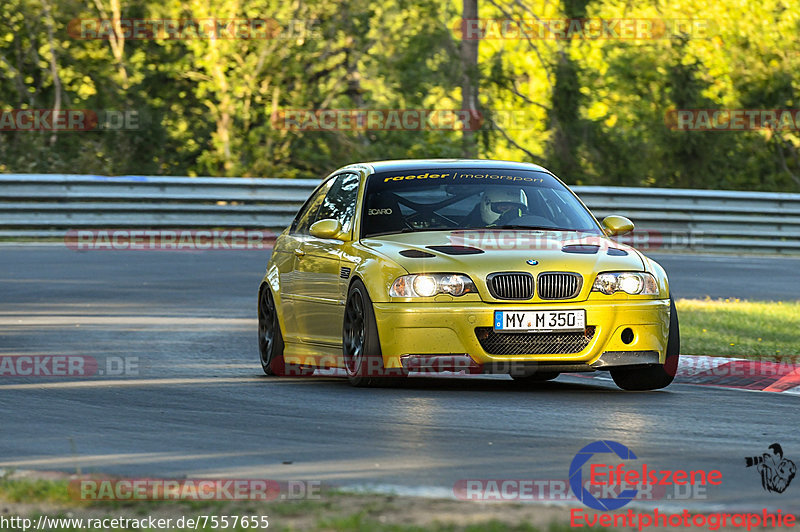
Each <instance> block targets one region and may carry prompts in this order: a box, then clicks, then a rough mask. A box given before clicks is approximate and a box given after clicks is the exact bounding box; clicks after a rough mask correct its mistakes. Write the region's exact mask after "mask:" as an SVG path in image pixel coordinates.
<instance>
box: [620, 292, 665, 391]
mask: <svg viewBox="0 0 800 532" xmlns="http://www.w3.org/2000/svg"><path fill="white" fill-rule="evenodd" d="M680 351H681V332H680V327H679V326H678V311H677V310H675V302H674V301H673V300H672V298H670V300H669V337H668V339H667V357H666V360H665V361H664V364H658V365H654V366H647V367H644V368H635V369H612V370H611V378H613V379H614V382H615V383H616V384H617V386H619V387H620V388H622V389H623V390H631V391H641V390H658V389H659V388H665V387H666V386H669V385H670V383H671V382H672V381H673V379H675V373H676V372H677V371H678V359H679V358H680Z"/></svg>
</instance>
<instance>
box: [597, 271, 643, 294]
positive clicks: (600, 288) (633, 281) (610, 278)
mask: <svg viewBox="0 0 800 532" xmlns="http://www.w3.org/2000/svg"><path fill="white" fill-rule="evenodd" d="M592 292H601V293H603V294H606V295H609V296H610V295H611V294H613V293H614V292H625V293H626V294H631V295H647V296H654V295H657V294H658V283H656V278H655V277H653V276H652V275H651V274H649V273H644V272H619V273H616V272H613V273H601V274H600V275H598V276H597V278H596V279H595V280H594V285H593V286H592Z"/></svg>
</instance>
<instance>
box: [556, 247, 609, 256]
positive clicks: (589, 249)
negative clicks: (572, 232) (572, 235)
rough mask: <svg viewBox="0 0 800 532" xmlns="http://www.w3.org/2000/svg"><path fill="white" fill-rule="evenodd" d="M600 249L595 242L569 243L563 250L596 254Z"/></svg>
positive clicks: (565, 251)
mask: <svg viewBox="0 0 800 532" xmlns="http://www.w3.org/2000/svg"><path fill="white" fill-rule="evenodd" d="M599 249H600V246H596V245H594V244H567V245H566V246H564V247H563V248H561V251H563V252H564V253H580V254H583V255H594V254H595V253H597V251H598V250H599Z"/></svg>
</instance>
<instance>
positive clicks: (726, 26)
mask: <svg viewBox="0 0 800 532" xmlns="http://www.w3.org/2000/svg"><path fill="white" fill-rule="evenodd" d="M470 3H471V4H472V5H473V8H474V7H475V4H476V0H451V1H450V2H439V1H435V0H402V1H401V0H386V1H384V2H372V1H367V0H341V1H338V2H329V1H322V0H312V1H305V2H300V1H297V0H290V1H278V0H206V1H199V0H166V1H164V0H4V1H3V2H2V3H0V107H2V108H3V109H19V108H29V109H43V108H53V107H60V108H62V109H117V110H137V111H139V113H140V115H141V117H142V127H141V128H140V129H138V130H133V131H118V132H110V131H105V132H100V131H96V132H85V133H77V132H59V133H57V134H53V133H52V132H0V171H2V172H22V173H51V172H64V173H97V174H108V175H118V174H161V175H213V176H267V177H319V176H321V175H324V174H325V173H327V172H328V171H330V170H332V169H334V168H336V167H338V166H340V165H343V164H346V163H350V162H355V161H362V160H374V159H387V158H405V157H456V156H461V155H463V154H466V153H471V152H472V153H477V154H478V155H479V156H480V157H483V158H503V159H512V160H521V161H530V162H536V163H541V164H544V165H545V166H547V167H548V168H550V169H552V170H553V171H554V172H556V173H557V174H558V175H560V176H561V177H563V178H564V179H565V180H566V181H567V182H570V183H576V184H599V185H630V186H665V187H687V188H725V189H750V190H775V191H800V151H799V150H800V137H798V134H797V132H796V131H747V132H683V131H673V130H671V129H670V128H669V127H668V126H667V124H666V123H665V115H666V113H667V112H668V111H669V110H670V109H682V108H708V109H713V108H758V109H794V108H797V107H798V104H797V98H798V72H800V42H798V35H800V9H798V7H800V5H799V4H798V3H797V2H790V1H784V0H765V1H763V2H758V3H756V2H751V3H748V2H742V1H740V0H719V1H712V0H676V1H672V2H661V1H650V2H627V1H621V0H560V1H555V0H554V1H548V0H537V1H530V0H528V1H526V0H479V1H477V12H478V16H479V17H480V18H486V19H499V18H517V19H519V18H522V19H535V18H539V19H554V18H564V17H574V18H584V17H604V18H661V19H688V18H694V19H702V20H705V21H708V22H709V24H710V29H709V31H708V32H707V34H705V35H674V36H672V38H665V39H656V40H649V41H622V40H603V39H598V40H586V39H574V40H570V41H564V40H550V39H540V40H524V39H486V40H481V41H480V43H479V50H478V55H477V63H476V64H470V62H469V61H465V56H464V55H463V54H464V53H465V47H464V46H462V41H461V40H460V37H461V36H460V32H459V31H458V26H459V21H460V18H461V16H462V13H463V12H464V10H465V8H467V7H468V6H469V5H470ZM115 17H122V18H146V19H159V18H172V19H175V18H184V19H185V18H192V19H203V18H217V19H220V18H244V17H252V18H265V17H269V18H273V19H275V20H277V21H278V22H279V23H281V24H286V25H288V24H289V23H290V22H291V21H306V23H308V24H309V26H310V27H311V28H313V31H312V32H310V33H303V32H300V33H297V34H294V35H284V36H283V37H281V38H276V39H261V40H207V39H194V40H132V39H128V40H124V39H118V40H116V41H113V40H79V39H75V38H73V37H71V36H70V35H69V33H68V32H67V27H68V24H69V22H70V21H71V20H73V19H76V18H115ZM465 80H466V82H467V83H468V84H473V85H474V88H475V89H476V90H477V106H478V107H479V108H480V111H481V114H482V115H483V116H484V117H486V118H487V121H486V122H485V124H484V126H485V127H484V128H483V129H482V130H481V131H479V132H477V134H474V135H463V134H462V132H459V131H447V130H439V131H434V130H428V131H325V132H319V131H302V132H299V131H294V132H293V131H286V130H282V129H277V128H275V127H274V126H273V123H272V121H271V118H270V117H271V116H272V114H273V112H275V111H276V110H281V109H320V108H340V109H349V108H360V109H460V108H462V103H463V102H462V88H463V87H464V85H463V83H465ZM507 111H517V112H519V113H521V115H523V116H524V117H525V118H524V120H522V121H516V122H514V123H508V122H507V121H505V122H504V121H502V120H500V118H501V117H502V116H507V114H506V115H503V112H507Z"/></svg>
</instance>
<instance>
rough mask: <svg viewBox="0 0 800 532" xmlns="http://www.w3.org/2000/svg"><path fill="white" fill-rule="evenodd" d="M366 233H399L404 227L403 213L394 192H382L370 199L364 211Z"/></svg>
mask: <svg viewBox="0 0 800 532" xmlns="http://www.w3.org/2000/svg"><path fill="white" fill-rule="evenodd" d="M364 215H365V216H364V220H363V222H362V223H363V225H364V231H363V232H364V233H366V234H375V233H390V232H399V231H401V230H402V229H403V228H404V227H406V225H405V223H403V213H402V212H400V204H399V203H398V201H397V196H395V194H394V193H393V192H380V193H378V194H375V195H374V196H372V197H371V198H370V201H369V203H367V208H366V209H365V211H364Z"/></svg>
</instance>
